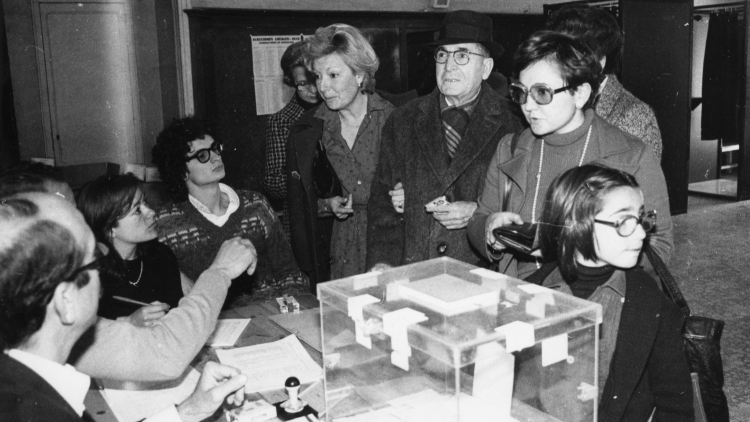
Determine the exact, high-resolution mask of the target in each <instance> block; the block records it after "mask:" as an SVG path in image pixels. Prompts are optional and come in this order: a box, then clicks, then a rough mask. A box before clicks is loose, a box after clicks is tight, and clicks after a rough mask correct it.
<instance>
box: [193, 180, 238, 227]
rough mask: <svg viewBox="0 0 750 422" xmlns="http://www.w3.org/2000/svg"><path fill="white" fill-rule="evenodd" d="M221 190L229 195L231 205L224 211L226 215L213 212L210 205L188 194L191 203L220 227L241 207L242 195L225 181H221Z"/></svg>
mask: <svg viewBox="0 0 750 422" xmlns="http://www.w3.org/2000/svg"><path fill="white" fill-rule="evenodd" d="M219 190H220V191H221V192H222V193H225V194H226V195H227V196H228V197H229V206H228V207H227V211H226V212H225V213H224V215H216V214H214V213H212V212H211V210H209V209H208V207H206V206H205V205H203V203H201V201H199V200H197V199H196V198H195V197H194V196H193V195H190V194H188V199H189V200H190V203H191V204H193V206H194V207H195V209H197V210H198V212H199V213H201V214H202V215H203V216H204V217H206V219H207V220H208V221H210V222H212V223H214V224H215V225H217V226H219V227H222V226H224V224H225V223H226V222H227V220H229V216H230V215H232V214H233V213H234V212H235V211H237V210H238V209H239V208H240V197H239V196H237V192H235V191H234V189H232V188H230V187H229V186H227V185H225V184H223V183H219Z"/></svg>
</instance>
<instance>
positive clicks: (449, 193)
mask: <svg viewBox="0 0 750 422" xmlns="http://www.w3.org/2000/svg"><path fill="white" fill-rule="evenodd" d="M429 47H430V48H433V49H434V58H435V70H436V76H437V89H436V90H435V91H434V92H432V93H431V94H429V95H426V96H424V97H420V98H417V99H416V100H413V101H411V102H409V103H407V104H406V105H404V106H402V107H400V108H398V109H397V110H396V111H394V112H393V113H392V114H391V115H390V117H389V118H388V120H387V121H386V123H385V126H384V128H383V132H382V136H381V139H382V143H381V150H380V158H379V163H378V167H377V170H376V172H375V179H374V180H373V184H372V189H371V198H370V201H369V203H368V215H369V216H370V217H369V221H368V227H367V240H368V241H367V264H368V268H369V267H372V266H373V265H375V264H388V265H393V266H396V265H404V264H410V263H413V262H417V261H423V260H426V259H430V258H436V257H441V256H449V257H452V258H455V259H459V260H461V261H464V262H468V263H471V264H475V265H483V266H486V264H488V262H486V261H483V258H482V257H481V255H479V254H478V253H477V252H476V251H474V250H473V249H472V248H471V246H470V244H469V241H468V239H467V236H466V231H465V227H466V225H467V223H468V221H469V218H470V217H471V215H472V214H473V212H474V210H475V209H476V207H477V204H476V199H477V197H478V196H479V194H480V193H481V185H482V183H483V180H484V176H485V174H486V172H487V166H488V165H489V162H490V159H491V158H492V154H493V153H494V151H495V148H496V147H497V144H498V142H499V141H500V139H501V138H502V137H503V136H504V135H506V134H508V133H513V132H516V131H518V130H520V129H521V128H522V126H521V121H520V119H519V118H518V117H516V116H515V115H514V113H512V112H511V108H512V107H513V105H512V104H510V102H509V101H507V100H505V99H504V98H502V97H500V96H499V95H498V94H497V93H496V92H494V91H493V90H492V88H490V86H489V85H488V84H487V83H486V82H484V81H485V80H486V79H487V77H488V76H489V75H490V72H491V71H492V68H493V65H494V61H493V59H492V56H493V55H494V56H495V57H499V56H500V55H501V54H502V52H503V48H502V47H501V46H500V45H499V44H497V43H495V42H493V41H492V20H491V19H490V18H489V17H488V16H485V15H482V14H479V13H476V12H471V11H456V12H450V13H448V14H446V17H445V21H444V23H443V26H442V27H441V29H440V35H439V37H438V39H437V40H436V41H435V42H433V43H431V44H430V45H429Z"/></svg>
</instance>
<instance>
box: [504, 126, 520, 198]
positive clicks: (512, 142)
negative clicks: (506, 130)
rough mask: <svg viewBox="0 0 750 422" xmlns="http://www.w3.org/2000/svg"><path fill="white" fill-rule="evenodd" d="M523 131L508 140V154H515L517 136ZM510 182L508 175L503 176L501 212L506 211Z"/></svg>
mask: <svg viewBox="0 0 750 422" xmlns="http://www.w3.org/2000/svg"><path fill="white" fill-rule="evenodd" d="M522 132H523V131H519V132H516V133H514V134H513V138H511V140H510V156H511V158H513V156H514V155H515V154H516V147H517V146H518V138H520V137H521V133H522ZM511 184H512V182H511V181H510V178H509V177H507V176H506V177H505V188H504V190H503V206H502V210H501V211H502V212H505V211H508V201H510V188H511V187H512V186H511Z"/></svg>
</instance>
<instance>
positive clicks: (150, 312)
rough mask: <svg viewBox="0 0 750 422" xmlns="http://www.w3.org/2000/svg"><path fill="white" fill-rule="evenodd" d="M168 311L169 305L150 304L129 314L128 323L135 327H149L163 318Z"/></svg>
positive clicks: (157, 302) (156, 302)
mask: <svg viewBox="0 0 750 422" xmlns="http://www.w3.org/2000/svg"><path fill="white" fill-rule="evenodd" d="M167 311H169V305H167V304H166V303H161V302H159V301H155V302H151V304H150V305H148V306H142V307H140V308H139V309H138V310H137V311H135V312H133V313H132V314H130V316H129V317H128V322H130V323H131V324H133V325H135V326H136V327H150V326H152V325H154V322H156V321H157V320H158V319H161V318H162V317H164V315H166V314H167Z"/></svg>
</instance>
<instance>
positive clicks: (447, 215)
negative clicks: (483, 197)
mask: <svg viewBox="0 0 750 422" xmlns="http://www.w3.org/2000/svg"><path fill="white" fill-rule="evenodd" d="M476 209H477V203H476V202H467V201H458V202H452V203H450V204H444V205H436V206H434V207H433V212H432V217H433V218H434V219H435V220H437V221H438V222H439V223H440V224H442V225H443V227H445V228H446V229H448V230H456V229H463V228H464V227H466V225H467V224H469V219H470V218H471V216H472V215H474V211H475V210H476Z"/></svg>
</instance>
